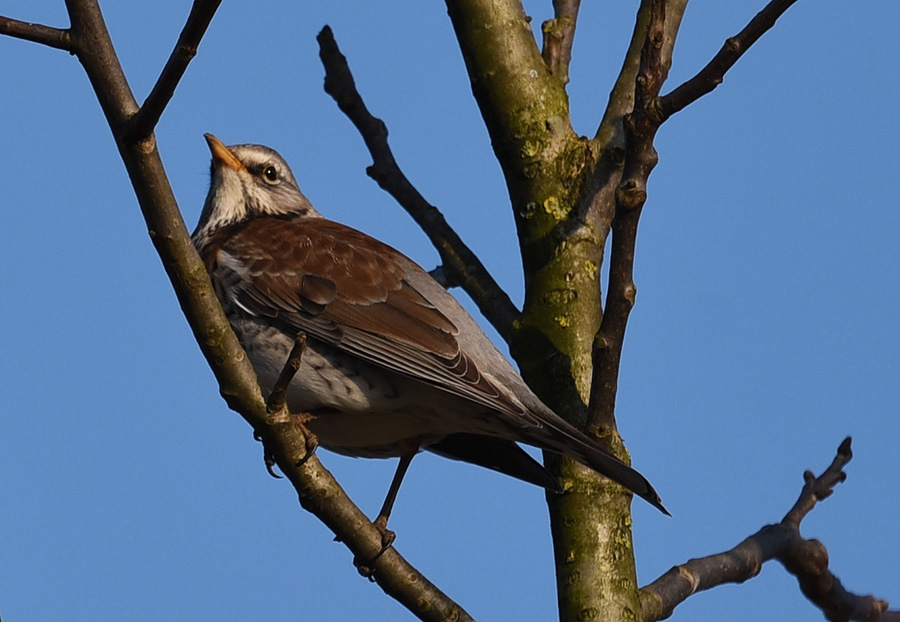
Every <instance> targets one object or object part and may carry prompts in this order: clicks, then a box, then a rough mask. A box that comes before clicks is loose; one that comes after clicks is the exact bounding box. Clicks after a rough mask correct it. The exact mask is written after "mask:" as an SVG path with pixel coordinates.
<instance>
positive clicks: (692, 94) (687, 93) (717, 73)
mask: <svg viewBox="0 0 900 622" xmlns="http://www.w3.org/2000/svg"><path fill="white" fill-rule="evenodd" d="M796 1H797V0H772V1H771V2H769V4H767V5H766V7H765V8H764V9H763V10H762V11H760V12H759V13H757V14H756V16H755V17H754V18H753V19H752V20H750V23H748V24H747V26H745V27H744V29H743V30H742V31H741V32H739V33H738V34H737V35H735V36H734V37H731V38H730V39H727V40H726V41H725V44H724V45H723V46H722V49H720V50H719V52H718V53H717V54H716V55H715V56H714V57H713V58H712V60H711V61H709V63H707V65H706V66H705V67H704V68H703V69H701V70H700V72H699V73H698V74H697V75H695V76H694V77H693V78H691V79H690V80H688V81H687V82H685V83H684V84H682V85H681V86H679V87H678V88H676V89H675V90H674V91H672V92H671V93H669V94H668V95H664V96H663V97H660V99H659V102H658V105H657V107H658V110H659V114H660V122H662V121H665V120H666V119H668V118H669V117H671V116H672V115H673V114H675V113H676V112H679V111H681V110H683V109H684V108H686V107H687V106H689V105H690V104H692V103H694V102H695V101H697V100H698V99H700V98H701V97H703V96H704V95H706V94H707V93H710V92H711V91H712V90H713V89H715V88H716V87H717V86H719V85H720V84H722V80H723V79H724V77H725V73H726V72H727V71H728V70H729V69H731V68H732V67H733V66H734V64H735V63H736V62H737V61H738V59H739V58H740V57H741V56H742V55H743V54H744V52H746V51H747V50H748V49H749V48H750V46H751V45H753V44H754V43H756V41H757V40H758V39H759V38H760V37H761V36H763V35H764V34H765V33H766V31H768V30H769V29H770V28H772V26H774V25H775V22H776V21H777V20H778V18H779V17H781V16H782V15H783V14H784V12H785V11H787V10H788V9H789V8H790V7H791V5H792V4H794V3H795V2H796Z"/></svg>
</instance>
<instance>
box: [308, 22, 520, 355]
mask: <svg viewBox="0 0 900 622" xmlns="http://www.w3.org/2000/svg"><path fill="white" fill-rule="evenodd" d="M317 40H318V42H319V56H320V58H321V59H322V64H323V65H324V66H325V92H327V93H328V94H329V95H331V96H332V97H333V98H334V100H335V101H336V102H337V104H338V107H339V108H340V109H341V111H342V112H343V113H344V114H346V115H347V117H348V118H349V119H350V121H352V122H353V125H355V126H356V129H357V130H359V133H360V134H361V135H362V137H363V140H364V141H365V143H366V147H368V149H369V153H370V154H371V155H372V160H373V162H372V165H371V166H370V167H369V168H368V169H367V170H366V172H367V173H368V175H369V177H371V178H372V179H374V180H375V181H376V182H377V183H378V185H379V186H381V188H383V189H384V190H386V191H387V192H388V193H389V194H390V195H391V196H392V197H394V199H395V200H396V201H397V202H398V203H399V204H400V205H401V206H402V207H403V208H404V209H405V210H406V211H407V212H408V213H409V215H410V216H412V218H413V220H415V221H416V223H417V224H418V225H419V226H420V227H421V228H422V230H423V231H424V232H425V234H426V235H427V236H428V238H429V239H430V240H431V243H432V244H433V245H434V247H435V248H436V249H437V251H438V253H440V256H441V261H442V262H443V275H444V277H445V278H446V282H447V283H448V284H450V285H459V286H461V287H462V288H463V289H464V290H465V291H466V293H467V294H469V296H471V297H472V300H474V301H475V304H477V305H478V308H479V309H480V310H481V313H482V314H484V317H486V318H487V320H488V321H489V322H490V323H491V324H492V325H493V326H494V328H496V329H497V332H499V333H500V335H501V336H502V337H503V338H504V339H505V340H507V341H509V337H510V332H511V330H512V323H513V320H515V318H516V317H517V316H518V314H519V312H518V309H516V307H515V305H514V304H513V303H512V301H511V300H510V299H509V296H508V295H507V294H506V292H504V291H503V289H502V288H501V287H500V285H498V284H497V282H496V281H495V280H494V278H493V277H492V276H491V275H490V273H489V272H488V271H487V268H485V267H484V264H482V263H481V260H480V259H478V256H477V255H475V253H473V252H472V250H471V249H470V248H469V247H468V246H466V244H465V243H464V242H463V241H462V240H461V239H460V237H459V236H458V235H457V234H456V232H455V231H454V230H453V228H452V227H450V225H449V224H447V221H446V219H445V218H444V215H443V214H441V212H440V211H439V210H438V209H437V208H436V207H434V206H433V205H431V204H430V203H428V201H426V200H425V198H424V197H423V196H422V195H421V194H420V193H419V191H418V190H417V189H416V188H415V187H414V186H413V185H412V183H410V181H409V179H407V177H406V175H404V174H403V171H401V170H400V167H399V166H398V165H397V161H396V160H395V159H394V154H393V152H392V151H391V148H390V145H388V140H387V136H388V131H387V127H386V126H385V124H384V122H383V121H382V120H381V119H378V118H376V117H374V116H372V114H371V113H370V112H369V110H368V108H366V104H365V102H363V99H362V96H361V95H360V94H359V91H357V90H356V83H355V82H354V80H353V75H352V74H351V73H350V66H349V65H348V64H347V59H346V57H344V55H343V54H341V51H340V49H338V45H337V43H336V42H335V40H334V35H333V34H332V32H331V28H329V27H328V26H325V28H323V29H322V31H321V32H320V33H319V36H318V37H317Z"/></svg>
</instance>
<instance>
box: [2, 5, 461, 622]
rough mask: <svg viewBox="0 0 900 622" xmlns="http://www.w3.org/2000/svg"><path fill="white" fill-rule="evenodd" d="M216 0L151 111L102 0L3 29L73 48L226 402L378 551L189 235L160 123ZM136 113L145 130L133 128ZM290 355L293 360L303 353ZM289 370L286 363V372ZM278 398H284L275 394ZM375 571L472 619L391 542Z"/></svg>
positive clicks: (384, 584) (196, 18)
mask: <svg viewBox="0 0 900 622" xmlns="http://www.w3.org/2000/svg"><path fill="white" fill-rule="evenodd" d="M217 5H218V1H217V0H197V2H195V4H194V9H193V10H192V12H191V17H190V18H189V20H188V25H187V26H185V29H184V32H183V33H182V38H181V39H180V40H179V41H180V44H179V45H181V44H184V46H185V47H184V49H181V50H179V49H178V48H176V51H175V52H174V53H173V59H170V62H169V64H168V65H167V67H166V69H165V70H164V71H163V72H162V75H161V76H160V80H159V82H158V83H157V88H156V89H155V94H151V97H149V98H148V103H147V104H145V106H147V108H146V110H147V112H146V113H145V114H146V116H145V117H143V120H139V121H137V122H135V121H133V120H134V118H135V115H137V114H138V110H139V107H138V105H137V102H136V100H135V98H134V96H133V95H132V92H131V89H130V87H129V85H128V81H127V79H126V77H125V74H124V71H123V70H122V67H121V64H120V63H119V60H118V58H117V55H116V51H115V48H114V47H113V44H112V41H111V40H110V37H109V32H108V31H107V29H106V25H105V23H104V20H103V15H102V12H101V10H100V6H99V5H98V3H97V0H67V2H66V6H67V8H68V11H69V18H70V20H71V23H72V27H71V28H70V29H68V30H66V31H55V30H53V29H49V28H46V27H41V26H35V25H33V24H25V23H23V22H16V21H15V20H9V19H6V18H2V21H0V32H3V33H6V34H10V35H11V36H16V37H19V38H23V39H28V40H31V41H36V42H38V43H44V44H46V45H50V46H52V47H57V48H61V49H66V50H69V51H71V52H72V53H74V54H75V55H76V56H77V57H78V59H79V61H80V62H81V64H82V66H83V67H84V69H85V72H86V73H87V75H88V78H89V80H90V82H91V85H92V86H93V88H94V92H95V94H96V95H97V99H98V100H99V102H100V105H101V107H102V109H103V112H104V114H105V116H106V119H107V122H108V123H109V126H110V129H111V130H112V134H113V137H114V138H115V141H116V145H117V147H118V148H119V153H120V155H121V156H122V160H123V162H124V164H125V168H126V170H127V171H128V174H129V176H130V178H131V182H132V186H133V188H134V191H135V194H136V195H137V198H138V202H139V204H140V207H141V211H142V213H143V216H144V219H145V221H146V224H147V228H148V230H149V232H150V237H151V239H152V241H153V244H154V246H155V247H156V250H157V252H158V253H159V255H160V258H161V260H162V263H163V265H164V267H165V269H166V272H167V273H168V275H169V279H170V281H171V283H172V286H173V289H174V290H175V293H176V295H177V297H178V301H179V303H180V304H181V307H182V310H183V311H184V314H185V317H186V318H187V320H188V323H189V324H190V325H191V328H192V330H193V332H194V336H195V338H196V339H197V342H198V344H199V346H200V349H201V350H202V352H203V354H204V356H205V357H206V359H207V362H208V363H209V365H210V368H211V369H212V370H213V372H214V374H215V375H216V379H217V380H218V382H219V389H220V392H221V394H222V396H223V397H224V398H225V400H226V402H227V403H228V405H229V406H230V407H231V408H232V409H234V410H235V411H237V412H238V413H240V414H241V416H242V417H244V419H246V421H247V422H248V423H249V424H250V425H251V426H252V427H253V429H254V430H255V431H256V432H257V434H259V436H260V437H261V438H262V439H263V440H264V442H265V444H266V448H267V449H268V450H269V451H270V452H271V453H272V456H273V457H274V459H275V460H276V461H277V464H278V466H279V467H280V468H281V470H282V471H283V472H284V473H285V475H286V476H287V477H288V478H289V479H290V481H291V483H292V484H293V485H294V488H295V489H296V490H297V492H298V496H299V498H300V504H301V505H302V506H303V507H304V508H305V509H307V510H308V511H310V512H312V513H313V514H315V515H316V517H318V518H319V519H320V520H321V521H322V522H323V523H325V524H326V525H327V526H328V527H329V528H330V529H331V530H332V531H333V532H334V533H335V534H336V535H337V537H338V539H339V540H341V541H342V542H343V543H344V544H345V545H346V546H347V548H349V549H350V550H351V551H352V553H353V554H354V555H355V556H356V557H358V558H361V559H372V558H373V557H374V556H375V555H376V553H378V552H379V551H380V550H381V548H382V543H381V534H380V532H379V531H378V530H377V529H376V528H375V526H374V525H373V524H372V522H371V521H370V520H369V519H368V518H367V517H366V516H365V515H364V514H363V513H362V512H361V511H360V510H359V508H357V507H356V506H355V505H354V504H353V502H352V501H351V500H350V499H349V498H348V497H347V496H346V494H345V493H344V492H343V490H342V489H341V488H340V486H339V485H338V483H337V482H336V481H335V480H334V478H333V477H332V476H331V474H330V473H329V472H328V471H327V470H326V469H325V468H324V467H323V466H322V465H321V464H320V463H319V461H318V459H316V458H315V456H313V457H312V458H309V456H308V453H309V444H308V442H307V439H306V438H305V437H304V435H303V434H302V431H301V428H300V427H299V426H298V425H297V424H296V422H295V420H294V418H293V417H290V416H285V413H284V408H282V409H281V410H280V411H279V412H278V413H277V414H274V415H271V416H270V414H269V413H268V412H267V409H266V403H265V401H264V400H263V398H262V394H261V392H260V388H259V385H258V384H257V379H256V374H255V373H254V371H253V368H252V366H251V365H250V363H249V361H248V359H247V355H246V354H245V353H244V351H243V350H242V348H241V346H240V344H239V343H238V341H237V338H236V337H235V335H234V332H233V331H232V330H231V327H230V325H229V323H228V319H227V318H226V317H225V314H224V313H223V311H222V307H221V306H220V305H219V303H218V300H217V298H216V295H215V292H214V291H213V289H212V286H211V284H210V281H209V275H208V274H207V272H206V267H205V266H204V265H203V262H202V261H201V260H200V257H199V256H198V254H197V251H196V250H195V249H194V246H193V244H192V243H191V239H190V235H189V234H188V231H187V228H186V227H185V225H184V221H183V219H182V217H181V213H180V210H179V209H178V205H177V203H176V201H175V197H174V195H173V193H172V189H171V186H170V185H169V182H168V179H167V177H166V172H165V169H164V168H163V165H162V160H161V158H160V155H159V151H158V150H157V148H156V143H155V139H154V137H153V135H152V128H153V126H154V125H155V123H156V120H157V119H159V117H160V115H161V114H162V111H163V109H164V108H165V106H166V104H167V103H168V101H169V99H170V97H171V95H172V92H173V91H174V88H175V86H176V84H177V83H178V80H179V79H180V77H181V75H183V73H184V68H185V67H186V65H187V62H188V61H189V60H190V56H192V51H191V50H192V49H193V48H195V47H196V45H197V44H198V43H199V40H200V37H201V36H202V35H203V32H204V31H205V29H206V26H207V25H208V23H209V20H210V19H211V17H212V13H213V12H214V10H215V7H216V6H217ZM132 123H136V126H137V127H138V128H143V129H142V130H141V131H135V129H134V128H135V126H133V125H132ZM301 351H302V348H301V347H299V346H298V348H297V356H296V357H294V356H293V355H292V356H291V359H290V360H289V361H288V365H292V364H293V362H294V360H295V359H296V360H297V361H299V356H300V353H301ZM289 374H290V371H287V372H285V377H287V376H288V375H289ZM276 405H277V404H276ZM373 577H374V579H375V580H376V582H377V583H378V584H379V585H380V586H381V588H382V589H383V590H384V591H385V592H386V593H388V594H390V595H391V596H393V597H394V598H395V599H397V600H398V601H399V602H400V603H401V604H403V605H404V606H406V607H407V608H408V609H409V610H410V611H411V612H412V613H414V614H415V615H416V616H418V617H419V618H420V619H422V620H434V621H438V620H445V619H448V618H449V619H456V620H462V621H466V620H470V619H471V618H470V617H469V616H468V614H467V613H466V612H465V611H464V610H463V609H462V608H461V607H459V605H457V604H456V603H454V602H453V601H452V600H451V599H450V598H448V597H447V596H446V595H445V594H443V593H442V592H441V591H440V590H438V589H437V588H436V587H435V586H434V585H433V584H431V583H430V582H429V581H428V580H427V579H426V578H425V577H424V576H423V575H422V574H421V573H419V572H418V571H417V570H416V569H415V568H413V567H412V566H411V565H410V564H409V563H408V562H406V560H404V559H403V558H402V557H401V556H400V554H399V553H397V551H396V550H394V549H393V548H391V549H390V550H388V551H386V552H385V553H384V554H383V555H381V556H380V557H379V558H378V561H377V563H376V564H375V565H374V568H373Z"/></svg>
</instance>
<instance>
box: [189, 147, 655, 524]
mask: <svg viewBox="0 0 900 622" xmlns="http://www.w3.org/2000/svg"><path fill="white" fill-rule="evenodd" d="M206 141H207V143H208V144H209V148H210V151H211V152H212V180H211V183H210V188H209V194H208V195H207V197H206V203H205V205H204V206H203V213H202V214H201V216H200V222H199V224H198V225H197V229H196V231H194V234H193V241H194V244H195V246H196V247H197V250H198V251H199V252H200V255H201V257H202V258H203V260H204V262H205V263H206V267H207V269H208V270H209V274H210V278H211V279H212V283H213V286H214V288H215V291H216V294H217V295H218V297H219V300H220V302H221V303H222V307H223V308H224V310H225V313H226V314H227V316H228V318H229V320H230V322H231V326H232V328H234V331H235V333H236V334H237V336H238V339H239V340H240V342H241V345H242V346H243V347H244V349H245V350H246V352H247V355H248V357H249V358H250V361H251V362H252V364H253V367H254V368H255V369H256V373H257V375H258V377H259V382H260V384H261V386H263V387H268V388H271V387H272V386H273V385H274V383H275V382H276V379H277V378H278V376H279V374H280V373H281V371H282V369H283V367H284V366H285V363H286V361H287V359H288V356H289V353H290V351H291V348H292V346H293V344H294V340H295V337H296V336H297V335H298V334H300V333H305V334H306V337H307V343H306V348H305V350H304V351H303V354H302V358H301V363H300V368H299V370H298V371H297V373H296V375H295V376H294V379H293V381H292V382H291V384H290V385H289V387H288V390H287V404H288V406H289V408H290V410H291V412H292V413H303V414H304V416H305V419H306V426H307V427H308V428H309V430H310V431H311V432H312V433H313V434H314V435H315V436H316V437H317V440H318V444H319V445H320V446H322V447H325V448H326V449H329V450H331V451H334V452H337V453H340V454H345V455H348V456H358V457H367V458H388V457H400V458H401V464H400V468H399V469H398V474H397V476H395V481H394V482H393V484H392V486H391V492H390V493H389V495H388V497H389V500H388V501H386V502H385V507H384V508H382V513H381V515H380V517H379V518H380V519H382V526H384V524H386V520H387V514H388V513H389V512H390V506H391V503H392V502H393V495H394V494H396V488H397V487H398V486H399V483H400V480H401V479H402V476H403V473H404V472H405V469H406V467H407V466H408V465H409V461H410V460H411V459H412V456H413V455H415V454H416V453H417V452H418V451H420V450H427V451H431V452H434V453H436V454H439V455H441V456H445V457H448V458H454V459H457V460H463V461H465V462H470V463H473V464H476V465H479V466H482V467H486V468H489V469H493V470H496V471H499V472H501V473H505V474H507V475H511V476H512V477H516V478H518V479H521V480H524V481H526V482H530V483H532V484H536V485H538V486H542V487H544V488H546V489H549V490H554V491H559V490H560V485H559V483H558V482H557V481H556V479H555V478H554V477H553V476H552V475H551V474H550V473H549V472H548V471H547V470H546V469H545V468H544V467H543V466H542V465H541V464H539V463H538V462H537V461H535V460H534V459H533V458H531V457H530V456H529V455H528V454H527V453H526V452H525V451H524V450H523V449H522V448H520V447H519V446H518V445H517V444H516V443H517V442H521V443H525V444H528V445H532V446H535V447H539V448H541V449H545V450H549V451H552V452H556V453H560V454H564V455H566V456H569V457H571V458H573V459H574V460H577V461H578V462H580V463H582V464H584V465H586V466H588V467H590V468H592V469H594V470H595V471H597V472H598V473H601V474H602V475H605V476H606V477H608V478H610V479H611V480H613V481H615V482H618V483H619V484H621V485H622V486H624V487H626V488H628V489H630V490H631V491H633V492H634V493H635V494H637V495H638V496H640V497H642V498H644V499H646V500H647V501H649V502H650V503H651V504H653V505H654V506H656V507H657V508H659V509H660V510H662V511H663V512H666V510H665V508H664V507H663V506H662V504H661V502H660V499H659V496H658V495H657V494H656V491H655V490H654V489H653V487H652V486H651V485H650V483H649V482H648V481H647V480H646V479H645V478H644V477H643V476H642V475H641V474H640V473H638V472H637V471H635V470H634V469H632V468H631V467H629V466H627V465H625V464H624V463H622V462H621V461H620V460H619V459H618V458H616V457H614V456H612V455H611V454H609V453H607V452H606V451H605V450H603V449H602V448H600V446H599V445H598V444H597V442H595V441H594V440H593V439H591V438H590V437H588V436H587V435H585V434H583V433H582V432H580V431H579V430H577V429H576V428H574V427H573V426H571V425H570V424H568V423H567V422H566V421H564V420H563V419H562V418H560V417H559V416H558V415H556V414H555V413H554V412H553V411H552V410H550V409H549V408H548V407H547V406H545V405H544V404H543V403H542V402H541V401H540V399H538V397H537V396H535V395H534V393H532V392H531V390H530V389H529V388H528V386H527V385H526V384H525V382H524V381H523V380H522V378H521V377H520V376H519V375H518V373H516V371H515V370H514V369H513V367H512V366H511V365H510V364H509V362H508V361H507V360H506V358H505V357H504V356H503V355H502V354H501V353H500V352H499V351H498V350H497V348H496V347H495V346H494V344H493V343H491V341H490V339H489V338H488V337H487V336H486V335H485V334H484V332H483V331H482V330H481V329H480V328H479V327H478V325H477V324H476V322H475V320H474V319H472V317H471V316H470V315H469V314H468V313H467V312H466V311H465V310H464V309H463V308H462V307H461V306H460V305H459V303H458V302H457V301H456V299H455V298H454V297H453V296H452V295H451V294H449V293H448V292H447V291H446V290H445V289H444V288H443V287H442V286H441V285H440V284H439V283H438V282H437V281H435V280H434V279H433V278H432V277H431V276H430V275H429V274H428V273H427V272H426V271H425V270H424V269H422V268H421V267H420V266H419V265H417V264H416V263H415V262H413V261H412V260H411V259H409V258H408V257H406V256H405V255H403V254H402V253H400V252H399V251H397V250H395V249H393V248H391V247H390V246H387V245H386V244H383V243H382V242H379V241H378V240H375V239H373V238H371V237H369V236H368V235H366V234H364V233H361V232H359V231H356V230H355V229H351V228H350V227H346V226H344V225H341V224H338V223H336V222H332V221H330V220H326V219H325V218H323V217H322V215H321V214H319V212H317V211H316V210H315V209H314V208H313V206H312V204H311V203H310V202H309V200H308V199H307V198H306V197H305V196H304V195H303V193H302V192H301V191H300V188H299V187H298V186H297V181H296V180H295V179H294V175H293V174H292V173H291V169H290V168H289V167H288V165H287V163H286V162H285V161H284V160H283V159H282V158H281V156H280V155H278V154H277V153H276V152H275V151H273V150H272V149H269V148H268V147H263V146H261V145H232V146H230V147H226V146H225V145H224V144H222V142H221V141H220V140H219V139H218V138H216V137H215V136H213V135H211V134H206ZM666 513H668V512H666Z"/></svg>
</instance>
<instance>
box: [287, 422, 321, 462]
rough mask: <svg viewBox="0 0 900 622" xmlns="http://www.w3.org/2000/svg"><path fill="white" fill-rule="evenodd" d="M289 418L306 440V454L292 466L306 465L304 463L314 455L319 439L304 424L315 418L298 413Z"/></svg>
mask: <svg viewBox="0 0 900 622" xmlns="http://www.w3.org/2000/svg"><path fill="white" fill-rule="evenodd" d="M291 418H292V419H293V420H294V423H295V424H297V427H299V428H300V430H301V431H302V432H303V436H304V438H306V454H304V456H303V457H302V458H300V459H299V460H298V461H297V463H296V464H295V465H294V466H298V467H299V466H303V465H304V464H306V461H307V460H309V459H310V458H312V457H313V456H314V455H316V450H317V449H318V448H319V439H318V437H317V436H316V435H315V434H313V433H312V432H311V431H310V429H309V428H308V427H306V424H307V423H309V422H310V421H312V420H313V419H315V418H316V416H315V415H311V414H309V413H300V414H297V415H291Z"/></svg>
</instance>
